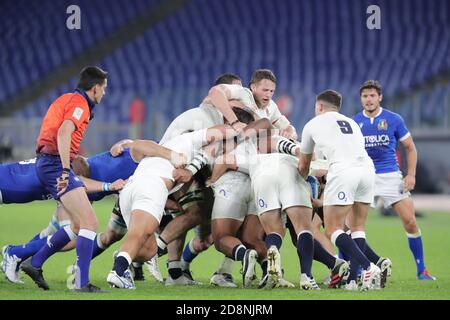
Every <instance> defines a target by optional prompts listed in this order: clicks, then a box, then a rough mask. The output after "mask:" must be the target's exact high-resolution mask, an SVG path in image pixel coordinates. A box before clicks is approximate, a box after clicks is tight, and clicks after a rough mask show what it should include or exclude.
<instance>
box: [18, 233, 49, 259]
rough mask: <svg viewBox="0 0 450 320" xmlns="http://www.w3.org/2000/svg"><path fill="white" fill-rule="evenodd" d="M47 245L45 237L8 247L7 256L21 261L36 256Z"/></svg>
mask: <svg viewBox="0 0 450 320" xmlns="http://www.w3.org/2000/svg"><path fill="white" fill-rule="evenodd" d="M46 243H47V237H45V238H42V239H38V240H34V241H30V242H28V243H26V244H24V245H21V246H10V247H9V254H11V255H15V256H17V257H18V258H20V259H21V260H22V261H23V260H25V259H27V258H28V257H31V256H32V255H34V254H36V252H38V251H39V250H40V249H41V248H42V247H43V246H45V245H46Z"/></svg>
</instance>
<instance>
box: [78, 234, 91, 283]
mask: <svg viewBox="0 0 450 320" xmlns="http://www.w3.org/2000/svg"><path fill="white" fill-rule="evenodd" d="M95 236H96V233H95V232H94V231H91V230H87V229H80V232H79V233H78V238H77V247H76V252H77V267H78V272H77V273H76V277H75V280H76V285H77V288H81V287H84V286H85V285H87V284H88V283H89V267H90V265H91V258H92V249H93V247H94V239H95Z"/></svg>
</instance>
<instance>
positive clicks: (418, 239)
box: [407, 231, 425, 274]
mask: <svg viewBox="0 0 450 320" xmlns="http://www.w3.org/2000/svg"><path fill="white" fill-rule="evenodd" d="M407 236H408V244H409V249H410V250H411V252H412V254H413V255H414V261H415V262H416V267H417V274H419V273H421V272H423V271H424V270H425V261H424V258H423V245H422V236H421V235H420V231H419V233H418V235H412V234H407Z"/></svg>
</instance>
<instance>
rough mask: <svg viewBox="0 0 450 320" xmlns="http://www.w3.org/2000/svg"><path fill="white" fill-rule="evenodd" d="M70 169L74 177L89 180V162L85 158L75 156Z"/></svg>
mask: <svg viewBox="0 0 450 320" xmlns="http://www.w3.org/2000/svg"><path fill="white" fill-rule="evenodd" d="M72 169H73V172H74V173H75V174H76V175H79V176H83V177H86V178H89V177H90V176H91V170H90V169H89V162H87V160H86V158H85V157H82V156H80V155H77V156H75V158H74V159H73V160H72Z"/></svg>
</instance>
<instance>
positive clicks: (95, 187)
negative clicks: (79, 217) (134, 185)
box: [80, 177, 127, 193]
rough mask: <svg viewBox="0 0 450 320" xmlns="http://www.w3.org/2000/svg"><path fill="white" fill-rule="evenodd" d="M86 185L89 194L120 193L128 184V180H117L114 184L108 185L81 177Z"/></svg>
mask: <svg viewBox="0 0 450 320" xmlns="http://www.w3.org/2000/svg"><path fill="white" fill-rule="evenodd" d="M80 178H81V180H82V181H83V183H84V187H85V188H86V192H87V193H91V192H102V191H119V190H122V188H123V187H124V186H125V184H126V183H127V181H126V180H123V179H117V180H116V181H114V182H111V183H108V182H103V181H98V180H93V179H90V178H86V177H80Z"/></svg>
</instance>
